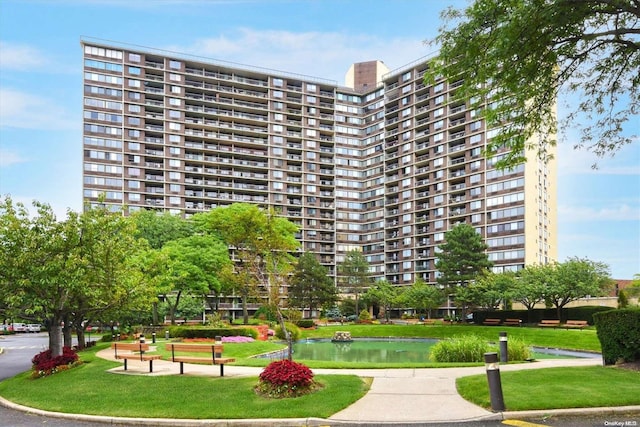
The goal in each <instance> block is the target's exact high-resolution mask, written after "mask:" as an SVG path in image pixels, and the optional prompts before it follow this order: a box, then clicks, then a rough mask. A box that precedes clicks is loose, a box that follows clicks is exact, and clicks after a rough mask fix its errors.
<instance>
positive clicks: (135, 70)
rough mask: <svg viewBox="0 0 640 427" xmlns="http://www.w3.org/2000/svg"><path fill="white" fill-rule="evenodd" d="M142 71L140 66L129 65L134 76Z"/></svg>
mask: <svg viewBox="0 0 640 427" xmlns="http://www.w3.org/2000/svg"><path fill="white" fill-rule="evenodd" d="M140 73H141V71H140V68H138V67H129V74H132V75H134V76H139V75H140Z"/></svg>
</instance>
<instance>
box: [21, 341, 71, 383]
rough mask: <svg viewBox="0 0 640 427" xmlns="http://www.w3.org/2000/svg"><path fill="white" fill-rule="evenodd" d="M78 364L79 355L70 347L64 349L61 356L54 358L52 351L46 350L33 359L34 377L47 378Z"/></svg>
mask: <svg viewBox="0 0 640 427" xmlns="http://www.w3.org/2000/svg"><path fill="white" fill-rule="evenodd" d="M77 363H78V355H77V354H76V352H75V351H74V350H73V349H71V348H69V347H63V348H62V354H61V355H60V356H56V357H52V356H51V350H45V351H43V352H41V353H38V354H36V355H35V356H33V359H31V364H32V365H33V377H35V378H40V377H46V376H47V375H52V374H55V373H56V372H59V371H63V370H66V369H69V368H70V367H72V366H75V365H76V364H77Z"/></svg>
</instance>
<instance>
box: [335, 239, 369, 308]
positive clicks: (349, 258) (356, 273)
mask: <svg viewBox="0 0 640 427" xmlns="http://www.w3.org/2000/svg"><path fill="white" fill-rule="evenodd" d="M338 273H339V274H340V277H339V279H338V280H339V281H340V283H341V284H342V286H343V287H344V288H346V291H347V292H350V293H352V294H353V295H354V297H355V309H356V314H357V313H359V307H358V299H359V295H360V294H361V293H363V292H364V290H365V289H366V287H367V286H369V284H370V274H369V263H368V262H367V259H366V258H365V257H364V255H362V252H360V251H358V250H355V249H354V250H351V251H349V252H347V254H346V256H345V259H344V261H343V262H342V263H340V264H338Z"/></svg>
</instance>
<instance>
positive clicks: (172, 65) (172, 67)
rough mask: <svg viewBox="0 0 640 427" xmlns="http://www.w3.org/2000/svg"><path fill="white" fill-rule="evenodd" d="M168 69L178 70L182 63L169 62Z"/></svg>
mask: <svg viewBox="0 0 640 427" xmlns="http://www.w3.org/2000/svg"><path fill="white" fill-rule="evenodd" d="M169 68H171V69H173V70H179V69H180V68H182V63H181V62H180V61H173V60H171V61H169Z"/></svg>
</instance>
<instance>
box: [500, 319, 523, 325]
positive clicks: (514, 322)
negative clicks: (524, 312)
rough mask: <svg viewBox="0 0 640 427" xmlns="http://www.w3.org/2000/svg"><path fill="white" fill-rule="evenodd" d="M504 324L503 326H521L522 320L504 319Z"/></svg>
mask: <svg viewBox="0 0 640 427" xmlns="http://www.w3.org/2000/svg"><path fill="white" fill-rule="evenodd" d="M504 325H505V326H522V320H521V319H505V321H504Z"/></svg>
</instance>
